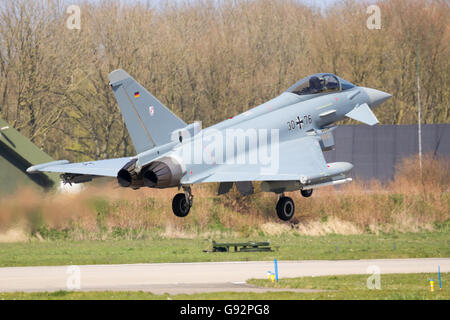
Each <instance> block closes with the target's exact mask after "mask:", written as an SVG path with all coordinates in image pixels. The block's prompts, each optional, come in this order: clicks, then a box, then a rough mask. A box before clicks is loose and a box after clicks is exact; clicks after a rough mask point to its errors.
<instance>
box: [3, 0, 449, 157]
mask: <svg viewBox="0 0 450 320" xmlns="http://www.w3.org/2000/svg"><path fill="white" fill-rule="evenodd" d="M376 4H377V5H378V6H379V8H380V13H381V29H368V28H367V25H366V22H367V19H368V18H369V14H368V13H367V12H366V9H367V7H368V5H369V4H368V3H366V2H361V1H356V0H344V1H340V2H337V3H336V4H334V5H332V6H330V7H327V8H318V7H311V6H307V5H305V4H304V3H303V2H302V1H300V0H253V1H252V0H233V1H226V0H223V1H214V0H198V1H190V2H179V1H168V2H160V1H156V2H150V1H149V2H131V1H125V2H123V1H122V2H120V1H109V0H99V1H85V2H83V1H81V2H79V3H78V5H79V7H80V9H81V10H80V12H81V24H80V29H69V28H67V26H66V23H67V19H68V18H69V14H68V13H67V12H66V10H67V7H68V5H69V4H68V3H67V2H66V1H62V0H39V1H35V0H15V1H1V2H0V117H1V118H3V119H5V120H6V121H8V122H9V123H10V124H11V125H13V126H14V127H15V128H17V129H18V130H20V131H21V132H22V133H23V134H24V135H25V136H27V137H28V138H30V139H31V141H33V142H34V143H36V144H37V145H38V146H40V147H41V148H43V149H44V150H45V151H46V152H48V153H49V154H50V155H52V156H53V157H54V158H58V159H69V160H73V161H77V160H78V161H80V160H87V159H100V158H106V157H118V156H129V155H132V154H134V149H133V146H132V144H131V141H130V138H129V136H128V133H127V130H126V128H125V125H124V123H123V120H122V117H121V114H120V112H119V109H118V107H117V104H116V101H115V99H114V96H113V94H112V90H111V88H110V87H109V85H108V74H109V73H110V72H111V71H112V70H114V69H117V68H122V69H124V70H126V71H127V72H128V73H129V74H130V75H132V76H133V77H134V78H135V79H136V80H138V81H139V82H140V83H141V84H143V85H144V86H145V87H146V88H147V89H148V90H149V91H150V92H151V93H152V94H154V95H155V96H156V97H157V98H158V99H159V100H160V101H161V102H163V103H164V104H165V105H166V106H168V107H169V108H170V109H171V110H172V111H174V112H175V113H176V114H177V115H178V116H180V117H181V118H183V119H184V120H185V122H187V123H191V122H193V121H195V120H201V121H203V126H204V127H205V126H209V125H211V124H214V123H216V122H218V121H221V120H224V119H227V118H228V117H230V116H233V115H236V114H238V113H241V112H244V111H245V110H248V109H249V108H252V107H254V106H257V105H258V104H260V103H262V102H264V101H267V100H269V99H271V98H273V97H275V96H277V95H278V94H280V93H282V92H283V91H284V90H286V89H287V88H288V87H289V86H290V85H291V84H293V83H294V82H295V81H297V80H299V79H300V78H303V77H304V76H307V75H309V74H312V73H317V72H331V73H335V74H337V75H339V76H341V77H342V78H344V79H346V80H348V81H350V82H353V83H355V84H357V85H361V86H368V87H372V88H377V89H380V90H383V91H386V92H389V93H391V94H392V95H393V98H392V99H390V100H389V101H388V102H386V103H385V104H383V105H382V106H381V107H379V108H378V109H376V110H375V113H376V115H377V117H378V118H379V120H380V122H381V123H382V124H410V123H416V122H417V82H416V79H417V77H416V75H417V71H418V66H419V71H420V77H421V103H422V114H423V115H422V119H423V122H424V123H448V122H449V119H450V114H449V101H450V24H449V22H450V10H449V9H450V8H449V6H450V5H449V3H448V1H446V0H390V1H387V0H379V1H377V2H376ZM347 123H351V122H350V121H347Z"/></svg>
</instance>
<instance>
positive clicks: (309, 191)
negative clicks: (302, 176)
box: [300, 189, 313, 198]
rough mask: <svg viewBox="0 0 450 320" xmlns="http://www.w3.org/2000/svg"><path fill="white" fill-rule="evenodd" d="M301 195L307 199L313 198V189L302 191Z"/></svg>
mask: <svg viewBox="0 0 450 320" xmlns="http://www.w3.org/2000/svg"><path fill="white" fill-rule="evenodd" d="M300 193H301V194H302V196H304V197H305V198H308V197H311V195H312V193H313V189H309V190H300Z"/></svg>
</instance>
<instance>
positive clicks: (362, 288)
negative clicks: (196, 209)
mask: <svg viewBox="0 0 450 320" xmlns="http://www.w3.org/2000/svg"><path fill="white" fill-rule="evenodd" d="M449 275H450V273H442V274H441V278H442V287H443V290H439V282H438V275H437V272H436V273H410V274H381V275H380V285H381V288H380V289H379V290H377V289H372V290H369V289H368V288H367V280H368V277H369V276H370V275H366V274H363V275H342V276H323V277H301V278H288V279H280V281H279V282H278V283H277V282H275V283H272V282H271V281H268V280H267V279H250V280H248V281H247V282H248V283H250V284H253V285H255V286H258V287H267V288H301V289H322V290H329V291H328V292H321V293H314V294H311V295H314V296H315V297H316V298H317V299H388V300H398V299H414V300H418V299H420V300H421V299H443V300H448V299H449V298H450V290H449V289H448V284H449V282H448V281H447V278H448V276H449ZM431 278H432V279H434V281H435V282H434V288H435V291H434V292H431V291H430V284H429V279H431Z"/></svg>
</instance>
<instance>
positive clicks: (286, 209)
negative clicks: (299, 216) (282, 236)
mask: <svg viewBox="0 0 450 320" xmlns="http://www.w3.org/2000/svg"><path fill="white" fill-rule="evenodd" d="M294 212H295V205H294V201H293V200H292V199H291V198H289V197H285V196H284V194H282V195H281V196H280V199H278V203H277V215H278V218H280V219H281V220H283V221H288V220H290V219H291V218H292V217H293V216H294Z"/></svg>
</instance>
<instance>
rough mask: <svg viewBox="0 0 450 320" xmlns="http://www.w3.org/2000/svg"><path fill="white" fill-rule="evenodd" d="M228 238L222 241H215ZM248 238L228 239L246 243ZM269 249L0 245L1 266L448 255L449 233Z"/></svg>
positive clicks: (305, 240) (346, 238) (189, 242)
mask: <svg viewBox="0 0 450 320" xmlns="http://www.w3.org/2000/svg"><path fill="white" fill-rule="evenodd" d="M215 240H227V239H215ZM249 240H250V239H248V238H245V239H244V238H242V239H232V241H249ZM251 240H269V241H270V242H271V245H272V248H273V249H274V251H273V252H253V253H248V252H247V253H244V252H242V253H241V252H238V253H234V252H229V253H219V252H217V253H204V252H203V250H204V249H211V241H210V240H207V239H204V240H202V239H154V240H105V241H97V240H96V241H86V240H85V241H37V240H35V241H30V242H21V243H0V266H1V267H7V266H38V265H72V264H75V265H82V264H115V263H117V264H119V263H150V262H199V261H236V260H239V261H252V260H272V259H274V258H277V259H279V260H310V259H328V260H336V259H377V258H386V259H387V258H425V257H450V232H449V231H448V230H447V231H440V232H423V233H399V234H380V235H374V234H362V235H326V236H299V235H298V236H295V235H289V234H288V235H285V236H271V237H264V238H263V237H259V238H258V237H255V238H252V239H251Z"/></svg>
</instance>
